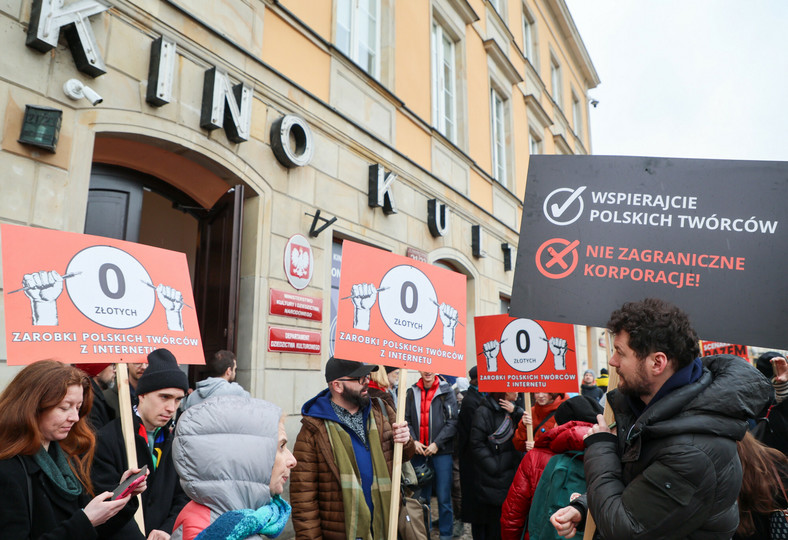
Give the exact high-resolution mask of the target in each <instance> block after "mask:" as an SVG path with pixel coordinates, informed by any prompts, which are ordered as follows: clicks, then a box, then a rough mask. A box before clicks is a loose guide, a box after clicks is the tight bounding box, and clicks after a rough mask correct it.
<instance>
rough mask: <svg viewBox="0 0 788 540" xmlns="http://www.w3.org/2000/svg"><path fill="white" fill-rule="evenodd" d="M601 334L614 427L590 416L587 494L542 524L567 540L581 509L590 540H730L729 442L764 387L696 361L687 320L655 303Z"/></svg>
mask: <svg viewBox="0 0 788 540" xmlns="http://www.w3.org/2000/svg"><path fill="white" fill-rule="evenodd" d="M607 328H608V330H610V332H611V333H612V335H613V338H614V340H613V349H614V353H613V356H612V358H611V359H610V366H611V367H614V368H616V372H617V373H618V377H619V380H618V388H617V389H615V390H612V391H610V392H608V394H607V401H608V404H609V405H610V407H611V408H612V409H613V412H614V414H615V426H613V425H612V424H611V425H610V426H608V424H607V423H606V422H605V420H604V417H603V416H602V415H599V416H597V419H598V422H599V423H598V424H596V425H595V426H593V427H592V428H590V429H589V430H588V434H587V435H586V436H585V448H586V450H585V458H584V469H585V475H586V482H587V491H586V494H585V495H583V496H581V497H579V498H577V499H575V500H574V501H573V502H572V504H571V505H570V506H567V507H565V508H562V509H560V510H558V511H557V512H556V513H554V514H553V515H552V517H551V518H550V521H551V522H552V524H553V526H554V527H555V529H556V531H557V532H558V534H559V535H560V536H566V537H571V536H573V535H574V533H575V532H576V530H577V529H578V528H581V529H582V528H583V527H582V525H581V521H582V519H584V518H585V515H586V510H587V509H590V510H591V515H592V516H593V518H594V521H595V522H596V525H597V531H596V533H597V536H596V537H595V538H599V537H601V538H638V539H640V540H648V539H662V540H664V539H679V538H682V539H684V538H686V539H701V538H702V539H720V540H722V539H728V538H731V536H733V533H734V532H735V531H736V527H737V525H738V523H739V515H738V510H737V506H736V497H737V495H738V493H739V489H740V486H741V480H742V469H741V464H740V462H739V459H738V455H737V452H736V441H739V440H741V439H742V438H743V437H744V434H745V432H746V431H747V418H750V417H753V416H754V415H755V414H756V413H757V412H758V411H759V410H761V409H762V408H763V407H764V405H765V404H766V402H767V400H768V399H769V397H770V395H771V394H770V392H771V388H770V386H769V381H768V380H767V379H766V378H765V377H764V376H763V375H761V374H760V373H759V372H758V371H757V370H756V369H754V368H753V367H752V366H751V365H750V364H748V363H747V362H746V361H744V360H742V359H741V358H739V357H737V356H731V355H715V356H706V357H703V358H698V355H699V353H700V349H699V347H698V336H697V335H696V333H695V331H694V330H693V329H692V326H691V325H690V321H689V319H688V317H687V315H686V314H685V313H684V312H682V311H681V310H680V309H679V308H677V307H676V306H673V305H671V304H668V303H667V302H663V301H662V300H658V299H654V298H648V299H646V300H643V301H642V302H629V303H626V304H624V306H623V307H622V308H621V309H619V310H616V311H614V312H613V314H612V315H611V317H610V320H609V321H608V323H607Z"/></svg>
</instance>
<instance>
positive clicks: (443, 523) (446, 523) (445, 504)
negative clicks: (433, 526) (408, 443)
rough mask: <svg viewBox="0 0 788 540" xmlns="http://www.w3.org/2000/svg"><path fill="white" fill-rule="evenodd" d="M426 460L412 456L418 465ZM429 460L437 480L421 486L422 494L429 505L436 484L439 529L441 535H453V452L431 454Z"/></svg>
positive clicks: (412, 460)
mask: <svg viewBox="0 0 788 540" xmlns="http://www.w3.org/2000/svg"><path fill="white" fill-rule="evenodd" d="M426 460H427V458H425V457H424V456H419V455H415V456H413V457H412V458H411V463H413V465H414V466H416V465H420V464H422V463H424V462H425V461H426ZM429 460H430V464H431V465H432V468H433V469H434V470H435V480H433V484H432V485H429V486H424V487H423V488H421V496H422V497H424V498H425V499H426V501H427V504H428V505H429V504H430V501H431V500H432V486H433V485H434V486H435V495H436V496H437V497H438V529H439V530H440V535H441V536H451V535H452V526H453V524H454V513H453V512H452V508H451V485H452V463H453V461H452V457H451V454H439V455H435V456H430V458H429Z"/></svg>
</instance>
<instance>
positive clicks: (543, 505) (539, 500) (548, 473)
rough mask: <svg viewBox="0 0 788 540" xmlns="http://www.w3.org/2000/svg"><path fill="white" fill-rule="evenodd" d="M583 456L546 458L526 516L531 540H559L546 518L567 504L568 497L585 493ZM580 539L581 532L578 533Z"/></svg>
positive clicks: (568, 455)
mask: <svg viewBox="0 0 788 540" xmlns="http://www.w3.org/2000/svg"><path fill="white" fill-rule="evenodd" d="M585 491H586V478H585V472H584V471H583V452H567V453H564V454H556V455H555V456H553V457H551V458H550V461H548V462H547V467H545V469H544V471H543V472H542V477H541V478H540V479H539V483H538V484H537V486H536V491H535V492H534V498H533V501H532V502H531V511H530V513H529V514H528V536H529V538H530V539H531V540H547V539H550V540H553V539H555V540H560V539H561V537H560V536H558V533H556V530H555V528H554V527H553V525H552V524H551V523H550V516H552V515H553V514H554V513H555V512H556V511H558V510H559V509H561V508H563V507H564V506H567V505H568V504H569V497H570V496H571V495H572V493H585ZM578 532H579V533H580V535H579V536H578V538H582V536H583V535H582V533H583V531H582V530H578Z"/></svg>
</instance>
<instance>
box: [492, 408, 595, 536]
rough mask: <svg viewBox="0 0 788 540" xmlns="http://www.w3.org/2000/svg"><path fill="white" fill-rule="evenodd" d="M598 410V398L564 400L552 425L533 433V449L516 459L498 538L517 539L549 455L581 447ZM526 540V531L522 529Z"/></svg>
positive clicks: (502, 511)
mask: <svg viewBox="0 0 788 540" xmlns="http://www.w3.org/2000/svg"><path fill="white" fill-rule="evenodd" d="M597 414H602V406H601V405H600V404H599V402H598V401H596V400H594V399H591V398H588V397H586V396H575V397H573V398H571V399H568V400H564V401H562V402H561V403H560V405H559V406H558V407H557V408H556V409H555V416H554V419H555V422H556V424H557V425H556V426H555V427H554V428H552V429H550V430H549V431H547V433H543V434H542V435H541V436H538V437H536V441H535V442H534V447H533V450H531V451H530V452H528V453H527V454H526V455H525V457H524V458H523V459H522V461H521V462H520V466H519V467H518V468H517V472H516V473H515V475H514V480H513V481H512V485H511V486H510V487H509V493H508V494H507V495H506V500H505V501H504V503H503V509H502V510H501V540H520V539H521V538H523V536H522V534H523V529H524V528H526V527H527V520H528V513H529V512H530V510H531V501H532V500H533V496H534V492H535V491H536V485H537V484H538V483H539V478H540V477H541V476H542V471H544V468H545V467H546V466H547V462H548V461H550V458H551V457H553V456H554V455H556V454H562V453H565V452H570V451H582V450H583V436H584V435H585V434H586V433H587V432H588V428H590V427H591V426H592V425H593V424H594V423H595V422H596V415H597ZM524 538H525V539H526V540H527V539H528V531H526V532H525V537H524Z"/></svg>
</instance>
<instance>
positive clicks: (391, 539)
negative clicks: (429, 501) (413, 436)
mask: <svg viewBox="0 0 788 540" xmlns="http://www.w3.org/2000/svg"><path fill="white" fill-rule="evenodd" d="M398 384H399V386H398V388H399V390H398V391H397V423H398V424H399V423H400V422H402V421H404V420H405V399H406V397H407V393H408V370H407V369H400V370H399V383H398ZM383 406H384V407H385V404H384V405H383ZM401 479H402V443H394V463H393V464H392V467H391V505H390V506H389V529H388V535H387V536H386V538H388V540H397V526H398V525H399V486H400V480H401Z"/></svg>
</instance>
